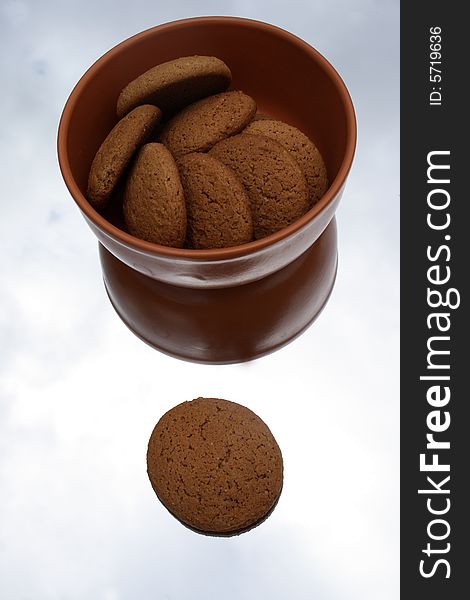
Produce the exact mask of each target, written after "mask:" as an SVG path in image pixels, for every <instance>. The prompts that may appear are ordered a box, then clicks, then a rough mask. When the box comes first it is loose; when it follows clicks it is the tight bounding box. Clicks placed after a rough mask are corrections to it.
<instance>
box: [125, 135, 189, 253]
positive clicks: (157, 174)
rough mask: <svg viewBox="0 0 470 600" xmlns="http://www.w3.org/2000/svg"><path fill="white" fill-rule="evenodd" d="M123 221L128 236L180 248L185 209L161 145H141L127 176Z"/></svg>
mask: <svg viewBox="0 0 470 600" xmlns="http://www.w3.org/2000/svg"><path fill="white" fill-rule="evenodd" d="M123 211H124V220H125V223H126V227H127V229H128V231H129V233H131V234H132V235H134V236H135V237H138V238H140V239H142V240H146V241H148V242H153V243H155V244H162V245H163V246H173V247H175V248H181V247H182V246H183V244H184V240H185V237H186V205H185V201H184V193H183V188H182V186H181V180H180V176H179V173H178V168H177V166H176V163H175V160H174V158H173V156H172V155H171V153H170V152H169V151H168V150H167V149H166V148H165V146H163V144H157V143H150V144H145V146H142V148H141V149H140V152H139V154H138V155H137V157H136V159H135V162H134V163H133V165H132V167H131V170H130V172H129V175H128V178H127V181H126V187H125V191H124V205H123Z"/></svg>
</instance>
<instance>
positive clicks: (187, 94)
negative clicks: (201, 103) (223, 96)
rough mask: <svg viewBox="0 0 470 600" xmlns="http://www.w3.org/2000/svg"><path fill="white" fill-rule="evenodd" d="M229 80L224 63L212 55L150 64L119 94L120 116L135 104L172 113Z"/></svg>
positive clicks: (228, 73)
mask: <svg viewBox="0 0 470 600" xmlns="http://www.w3.org/2000/svg"><path fill="white" fill-rule="evenodd" d="M231 81H232V73H231V72H230V69H229V68H228V67H227V65H226V64H225V63H224V62H223V61H222V60H220V58H217V57H215V56H183V57H181V58H176V59H174V60H169V61H168V62H165V63H162V64H160V65H157V66H155V67H152V68H151V69H149V70H148V71H145V73H142V75H139V77H137V78H136V79H134V80H133V81H131V82H130V83H128V84H127V85H126V87H125V88H124V89H123V90H122V92H121V93H120V94H119V98H118V101H117V109H116V110H117V114H118V116H119V117H122V116H123V115H125V114H126V113H128V112H129V111H130V110H132V109H133V108H134V107H136V106H138V105H139V104H156V105H157V106H159V107H160V108H161V109H162V111H163V112H164V113H165V114H166V113H170V114H171V113H174V112H176V111H177V110H179V109H180V108H182V107H183V106H186V105H187V104H190V103H191V102H195V101H196V100H199V99H200V98H204V97H205V96H209V95H211V94H217V93H219V92H223V91H225V90H226V89H227V88H228V86H229V85H230V83H231Z"/></svg>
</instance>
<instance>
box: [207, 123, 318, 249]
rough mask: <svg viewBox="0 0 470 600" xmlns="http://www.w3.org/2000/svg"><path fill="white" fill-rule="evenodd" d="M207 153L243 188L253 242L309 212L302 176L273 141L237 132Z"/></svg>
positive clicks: (292, 160)
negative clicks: (221, 164)
mask: <svg viewBox="0 0 470 600" xmlns="http://www.w3.org/2000/svg"><path fill="white" fill-rule="evenodd" d="M257 122H259V123H262V122H263V121H257ZM209 154H210V156H213V157H214V158H217V159H218V160H220V161H221V162H223V163H224V164H225V165H227V167H230V168H231V169H233V171H235V173H236V174H237V175H238V177H239V178H240V179H241V181H242V183H243V185H244V186H245V189H246V191H247V193H248V197H249V198H250V204H251V212H252V215H253V227H254V234H255V239H259V238H262V237H265V236H267V235H270V234H271V233H274V232H276V231H278V230H279V229H282V228H283V227H286V226H287V225H290V224H291V223H293V222H294V221H296V220H297V219H298V218H299V217H301V216H302V215H303V214H304V213H305V212H307V210H308V209H309V199H308V188H307V184H306V182H305V177H304V174H303V173H302V171H301V169H300V167H299V165H298V163H297V161H296V160H295V159H294V158H293V157H292V155H291V154H290V153H289V152H288V151H287V150H286V149H285V148H284V147H283V146H281V144H279V143H278V142H276V141H275V140H273V139H271V138H268V137H266V136H264V135H252V134H248V133H240V134H239V135H235V136H233V137H230V138H228V139H226V140H223V141H221V142H219V143H218V144H216V145H215V146H214V147H213V148H212V150H211V151H210V152H209Z"/></svg>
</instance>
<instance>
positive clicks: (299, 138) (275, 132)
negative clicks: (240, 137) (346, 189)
mask: <svg viewBox="0 0 470 600" xmlns="http://www.w3.org/2000/svg"><path fill="white" fill-rule="evenodd" d="M244 133H252V134H254V135H265V136H266V137H269V138H271V139H273V140H275V141H276V142H279V143H280V144H281V146H284V148H285V149H286V150H288V151H289V152H290V153H291V154H292V156H293V157H294V158H295V160H296V161H297V162H298V163H299V166H300V168H301V169H302V172H303V174H304V175H305V180H306V182H307V186H308V190H309V194H310V206H313V205H314V204H315V203H316V202H318V200H319V199H320V198H321V197H322V196H323V194H324V193H325V192H326V190H327V189H328V175H327V173H326V167H325V163H324V162H323V157H322V155H321V154H320V152H319V150H318V148H317V147H316V146H315V144H314V143H313V142H312V141H311V140H310V138H308V137H307V136H306V135H305V133H303V132H302V131H300V130H299V129H297V128H296V127H293V126H292V125H287V123H283V122H282V121H275V120H274V119H271V120H269V118H268V119H258V120H257V121H256V122H252V123H250V124H249V125H248V127H246V128H245V130H244Z"/></svg>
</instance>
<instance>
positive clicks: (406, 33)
mask: <svg viewBox="0 0 470 600" xmlns="http://www.w3.org/2000/svg"><path fill="white" fill-rule="evenodd" d="M464 8H466V3H458V2H437V1H434V0H430V1H427V2H402V3H401V598H402V599H404V600H407V599H408V598H409V599H421V598H423V599H426V600H433V599H437V598H439V599H440V600H442V599H445V600H453V599H454V598H455V599H458V600H461V599H462V598H464V597H465V598H466V597H470V592H469V591H468V590H469V588H468V584H467V581H466V580H467V579H468V576H469V573H470V566H469V564H468V563H469V556H470V550H469V547H468V542H469V539H470V538H469V529H470V528H469V513H470V499H469V493H468V491H467V490H468V489H469V488H470V419H469V418H468V417H469V410H468V407H469V405H470V396H469V392H468V384H467V381H466V379H467V377H469V379H470V327H469V320H470V315H469V312H468V298H469V285H468V281H469V279H470V218H469V217H468V215H469V214H470V193H469V185H468V184H467V183H466V180H467V177H470V141H469V135H470V104H469V102H468V100H467V97H466V94H467V91H466V90H467V89H468V88H469V78H470V76H469V73H470V67H469V57H470V51H469V49H468V43H469V39H470V31H469V30H468V24H467V20H466V18H465V16H464ZM465 12H466V11H465Z"/></svg>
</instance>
